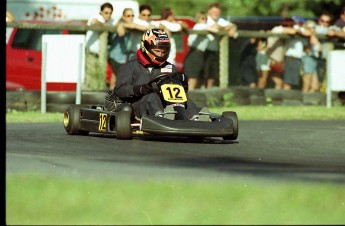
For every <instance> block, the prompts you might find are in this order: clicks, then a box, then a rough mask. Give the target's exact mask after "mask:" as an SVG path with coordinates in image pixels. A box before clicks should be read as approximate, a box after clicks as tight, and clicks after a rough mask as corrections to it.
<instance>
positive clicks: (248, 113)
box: [6, 106, 345, 123]
mask: <svg viewBox="0 0 345 226" xmlns="http://www.w3.org/2000/svg"><path fill="white" fill-rule="evenodd" d="M210 111H211V112H215V113H221V112H223V111H235V112H237V115H238V118H239V120H344V119H345V107H341V106H337V107H331V108H327V107H323V106H303V107H287V106H269V107H264V106H237V107H232V108H211V109H210ZM62 120H63V113H41V112H38V111H36V112H19V111H10V112H7V113H6V122H7V123H12V122H14V123H15V122H62Z"/></svg>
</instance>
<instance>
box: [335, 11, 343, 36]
mask: <svg viewBox="0 0 345 226" xmlns="http://www.w3.org/2000/svg"><path fill="white" fill-rule="evenodd" d="M334 25H335V26H337V27H339V28H340V29H342V30H343V31H344V32H345V6H343V8H341V11H340V15H339V18H338V19H337V20H336V21H335V23H334Z"/></svg>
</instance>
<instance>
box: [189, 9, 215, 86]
mask: <svg viewBox="0 0 345 226" xmlns="http://www.w3.org/2000/svg"><path fill="white" fill-rule="evenodd" d="M195 18H196V19H195V21H196V24H195V25H194V26H193V30H195V31H201V30H205V31H209V32H212V33H216V32H218V28H217V27H210V26H208V25H207V14H206V12H204V11H200V12H198V13H197V14H196V17H195ZM213 39H214V37H213V36H212V35H211V34H208V35H197V34H189V35H188V47H189V51H188V53H187V56H186V58H185V59H184V63H183V72H184V73H185V74H186V75H187V76H188V78H189V80H188V83H189V90H194V89H196V88H199V85H200V81H202V79H203V78H202V68H203V60H204V53H205V50H206V47H207V45H208V42H209V41H210V40H213Z"/></svg>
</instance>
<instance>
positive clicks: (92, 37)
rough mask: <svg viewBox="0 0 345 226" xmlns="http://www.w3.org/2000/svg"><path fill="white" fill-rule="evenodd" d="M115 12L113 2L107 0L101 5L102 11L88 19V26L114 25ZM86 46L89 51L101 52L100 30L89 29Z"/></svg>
mask: <svg viewBox="0 0 345 226" xmlns="http://www.w3.org/2000/svg"><path fill="white" fill-rule="evenodd" d="M112 13H113V6H112V4H110V3H108V2H106V3H104V4H102V5H101V8H100V12H99V13H98V14H96V15H94V16H92V17H90V18H89V20H88V21H87V25H88V26H92V25H112V24H113V20H112V19H111V15H112ZM85 39H86V44H85V47H86V49H87V50H88V51H90V52H91V53H94V54H99V32H98V31H92V30H88V31H87V32H86V38H85Z"/></svg>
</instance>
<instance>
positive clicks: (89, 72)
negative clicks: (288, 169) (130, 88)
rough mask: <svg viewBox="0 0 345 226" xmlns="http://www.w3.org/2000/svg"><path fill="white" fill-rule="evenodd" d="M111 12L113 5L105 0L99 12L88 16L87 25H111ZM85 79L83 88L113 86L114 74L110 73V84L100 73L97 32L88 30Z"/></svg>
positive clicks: (98, 88)
mask: <svg viewBox="0 0 345 226" xmlns="http://www.w3.org/2000/svg"><path fill="white" fill-rule="evenodd" d="M112 13H113V5H112V4H110V3H108V2H106V3H104V4H102V5H101V7H100V12H99V13H98V14H96V15H94V16H92V17H90V18H89V20H88V22H87V25H88V26H92V25H102V26H103V25H104V26H107V25H109V26H111V25H112V23H113V20H112V19H111V15H112ZM85 42H86V43H85V49H86V54H85V58H86V61H85V81H84V84H83V89H84V90H105V89H106V87H107V86H110V87H111V86H114V84H113V83H114V82H115V76H114V75H112V78H111V79H110V84H107V83H106V79H105V78H104V77H103V76H104V74H103V73H100V72H101V71H102V70H101V68H100V66H99V62H98V55H99V45H100V41H99V32H97V31H92V30H88V31H87V32H86V38H85Z"/></svg>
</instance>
